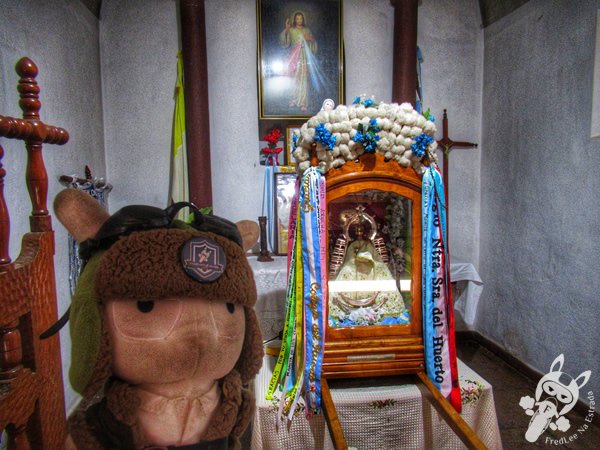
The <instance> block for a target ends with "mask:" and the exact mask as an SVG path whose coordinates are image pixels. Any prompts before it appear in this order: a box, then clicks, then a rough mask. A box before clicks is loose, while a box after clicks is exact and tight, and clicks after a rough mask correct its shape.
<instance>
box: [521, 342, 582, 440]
mask: <svg viewBox="0 0 600 450" xmlns="http://www.w3.org/2000/svg"><path fill="white" fill-rule="evenodd" d="M564 362H565V357H564V355H563V354H560V355H558V357H557V358H556V359H555V360H554V362H553V363H552V365H551V366H550V372H548V373H547V374H546V375H544V376H543V377H542V379H541V380H540V381H539V382H538V385H537V388H536V389H535V400H534V399H533V398H531V397H529V396H525V397H521V401H520V402H519V406H521V408H523V409H524V410H525V414H527V415H528V416H531V420H530V421H529V426H528V427H527V431H526V432H525V439H527V441H529V442H535V441H537V439H538V438H539V437H540V436H541V435H542V433H543V432H544V431H546V428H548V427H550V429H551V430H560V431H567V430H568V429H569V428H570V427H571V424H570V422H569V419H567V418H566V417H564V415H565V414H566V413H568V412H569V411H571V409H573V407H574V406H575V404H576V403H577V400H578V399H579V389H580V388H581V387H582V386H584V385H585V384H586V383H587V382H588V380H589V379H590V375H591V374H592V372H591V371H590V370H586V371H585V372H583V373H581V374H580V375H579V376H578V377H577V378H575V379H573V378H572V377H571V376H570V375H568V374H567V373H565V372H562V367H563V364H564Z"/></svg>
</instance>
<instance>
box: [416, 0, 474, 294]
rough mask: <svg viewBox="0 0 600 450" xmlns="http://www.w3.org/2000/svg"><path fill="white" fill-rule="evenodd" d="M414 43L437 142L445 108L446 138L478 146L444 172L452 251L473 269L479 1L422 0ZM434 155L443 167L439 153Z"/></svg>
mask: <svg viewBox="0 0 600 450" xmlns="http://www.w3.org/2000/svg"><path fill="white" fill-rule="evenodd" d="M418 44H419V47H420V48H421V51H422V52H423V58H424V61H423V63H422V65H421V70H422V72H423V84H424V92H423V95H424V99H425V104H424V107H425V109H427V108H431V112H432V113H433V114H435V117H436V125H437V128H438V132H437V133H436V136H435V137H436V139H441V138H442V117H443V110H444V109H447V110H448V124H449V126H448V129H449V131H448V134H449V136H450V139H452V140H454V141H457V142H474V143H478V144H479V147H478V148H465V149H463V148H456V149H453V150H451V152H450V157H449V161H450V164H449V172H448V174H449V176H448V178H449V179H448V185H449V191H450V201H449V206H450V209H449V214H450V222H449V234H450V253H451V255H452V256H454V257H455V258H460V259H461V260H464V261H468V262H472V263H473V264H474V265H475V267H476V268H477V267H478V266H479V215H480V178H479V168H480V159H481V151H482V142H481V92H482V77H483V30H482V29H481V16H480V14H479V6H478V2H477V1H475V0H453V1H447V0H424V1H423V4H422V6H421V7H420V8H419V28H418ZM438 157H439V158H440V163H441V160H442V153H441V152H438ZM484 282H485V280H484Z"/></svg>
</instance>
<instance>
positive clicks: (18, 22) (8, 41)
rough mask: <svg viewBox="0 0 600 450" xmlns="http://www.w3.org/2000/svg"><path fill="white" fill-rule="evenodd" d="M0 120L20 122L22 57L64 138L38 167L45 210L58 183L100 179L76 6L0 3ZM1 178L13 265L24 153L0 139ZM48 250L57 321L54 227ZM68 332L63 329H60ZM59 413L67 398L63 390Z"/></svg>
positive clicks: (91, 44)
mask: <svg viewBox="0 0 600 450" xmlns="http://www.w3.org/2000/svg"><path fill="white" fill-rule="evenodd" d="M0 11H2V12H1V13H0V105H1V108H0V114H2V115H10V116H13V117H21V116H22V112H21V110H20V109H19V107H18V103H17V102H18V98H19V97H18V95H17V91H16V85H17V81H18V76H17V74H16V73H15V71H14V66H15V63H16V62H17V61H18V60H19V59H20V58H21V57H22V56H28V57H29V58H31V59H32V60H33V61H34V62H35V63H36V65H37V66H38V68H39V72H40V73H39V75H38V77H37V82H38V84H39V86H40V88H41V93H40V100H41V102H42V109H41V110H40V117H41V119H42V120H43V121H44V122H46V123H49V124H52V125H58V126H61V127H64V128H66V129H67V130H68V131H69V134H70V139H69V142H68V143H67V144H65V145H63V146H56V145H44V161H45V163H46V170H47V172H48V179H49V191H48V206H49V210H50V213H51V214H53V211H52V201H53V199H54V196H55V195H56V194H57V193H58V192H59V191H60V190H61V189H62V186H61V185H60V184H59V183H58V177H59V176H60V175H72V174H77V175H79V176H83V175H84V167H85V165H86V164H87V165H89V166H90V167H91V168H92V171H93V173H94V174H95V175H96V176H103V175H104V174H105V164H104V141H103V131H102V130H103V123H102V102H101V97H100V72H99V67H100V60H99V50H98V21H97V19H96V17H94V16H93V15H92V13H90V12H89V11H88V10H87V9H86V8H85V7H84V6H83V5H82V4H81V3H79V1H68V0H26V1H19V2H17V1H13V0H0ZM0 145H2V146H3V147H4V150H5V153H6V154H5V156H4V159H3V160H2V164H3V165H4V168H5V169H6V170H7V171H8V174H7V176H6V178H5V198H6V201H7V203H8V208H9V212H10V217H11V241H10V253H11V257H12V259H13V260H14V259H16V257H17V255H18V252H19V249H20V246H21V243H20V238H19V237H20V236H21V235H22V234H23V233H24V232H25V231H28V230H29V218H28V217H29V214H30V212H31V203H30V200H29V195H28V193H27V189H26V187H25V182H24V179H25V164H26V156H25V155H26V152H25V146H24V145H23V144H22V143H17V142H16V141H12V140H8V139H4V138H2V139H0ZM53 222H54V229H55V230H56V233H55V242H56V258H55V266H56V282H57V290H58V302H59V306H58V308H59V314H62V312H64V311H65V310H66V309H67V307H68V305H69V303H70V294H69V278H68V250H67V233H66V231H65V230H64V228H63V227H62V226H61V225H60V224H59V223H58V221H57V220H54V221H53ZM67 328H68V327H67ZM67 328H65V329H64V330H63V331H62V332H61V349H62V355H63V356H62V359H63V376H64V378H65V380H66V377H67V369H68V366H69V358H70V356H69V354H70V340H69V336H68V334H69V332H68V330H67ZM66 386H67V388H66V399H65V400H66V405H67V409H69V408H70V406H72V405H73V404H74V402H75V394H74V392H73V391H72V390H71V389H70V387H68V384H67V383H66Z"/></svg>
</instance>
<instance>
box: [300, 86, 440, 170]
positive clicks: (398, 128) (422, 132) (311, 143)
mask: <svg viewBox="0 0 600 450" xmlns="http://www.w3.org/2000/svg"><path fill="white" fill-rule="evenodd" d="M323 105H324V107H323V109H321V111H320V112H319V113H318V114H316V115H315V116H313V117H311V118H310V119H309V120H308V121H307V122H306V123H304V124H303V125H302V127H301V128H300V133H299V134H297V135H295V136H294V142H293V144H292V145H293V148H294V150H293V156H294V159H295V160H296V165H297V167H298V171H299V172H300V173H302V172H304V171H305V170H306V169H308V168H309V167H310V159H311V150H312V149H313V147H314V148H315V150H316V155H317V159H318V168H319V169H320V170H321V171H322V172H323V173H325V172H327V171H328V170H329V169H331V168H334V167H340V166H342V165H343V164H345V163H346V161H354V160H356V159H357V158H358V157H359V156H361V155H362V154H364V153H375V152H377V153H381V154H383V155H384V157H385V159H386V160H390V161H392V160H394V161H396V162H397V163H398V164H400V165H401V166H403V167H411V166H412V167H413V169H414V170H415V171H416V172H417V173H418V174H419V175H421V174H422V173H423V169H424V167H425V164H426V163H429V162H437V156H436V154H435V149H436V147H437V143H436V141H435V139H433V135H434V134H435V132H436V127H435V123H434V121H435V118H434V117H433V115H431V114H430V113H429V111H427V112H425V113H424V114H420V113H419V112H417V111H416V110H415V109H414V108H413V107H412V105H411V104H410V103H402V104H400V105H399V104H397V103H391V104H387V103H376V102H375V100H374V99H373V98H367V97H366V96H365V95H361V96H358V97H356V98H355V99H354V102H353V103H352V104H351V105H338V106H337V107H336V108H335V109H334V108H333V105H332V102H331V100H326V101H325V102H324V104H323ZM328 106H329V107H328Z"/></svg>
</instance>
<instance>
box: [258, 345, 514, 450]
mask: <svg viewBox="0 0 600 450" xmlns="http://www.w3.org/2000/svg"><path fill="white" fill-rule="evenodd" d="M274 364H275V358H274V357H271V356H265V358H264V361H263V367H262V369H261V371H260V373H259V375H258V376H257V377H256V380H255V393H256V401H257V410H256V414H255V416H254V423H253V434H252V449H253V450H259V449H264V450H280V449H286V450H289V449H316V450H320V449H333V448H334V446H333V443H332V441H331V438H330V436H329V431H328V430H327V424H326V423H325V418H324V416H323V415H322V414H321V415H318V416H313V417H311V418H310V419H307V418H306V417H305V415H304V412H301V413H300V414H299V415H298V416H297V417H295V418H294V419H293V420H292V421H291V422H287V421H286V422H284V423H282V424H281V425H280V426H279V427H276V426H275V423H276V417H277V406H275V404H274V403H273V402H270V401H267V400H265V391H266V388H267V385H268V383H269V379H270V377H271V373H272V370H273V367H274ZM458 371H459V379H460V384H461V392H462V394H463V412H462V416H463V418H464V419H465V421H466V422H467V423H468V424H469V425H470V426H471V427H472V428H473V430H474V431H475V432H476V433H477V434H478V435H479V437H480V439H481V440H482V441H483V443H484V444H485V445H486V446H487V447H488V448H489V449H491V450H496V449H501V448H502V444H501V440H500V431H499V429H498V421H497V418H496V410H495V407H494V395H493V392H492V387H491V386H490V384H489V383H488V382H487V381H485V380H484V379H483V378H481V377H480V376H479V375H478V374H477V373H475V372H474V371H473V370H471V369H470V368H469V367H468V366H467V365H466V364H464V363H463V362H462V361H460V360H459V362H458ZM385 380H386V381H385V383H384V382H383V381H384V379H375V380H352V381H341V382H340V381H336V380H332V381H331V384H332V389H331V393H332V397H333V401H334V403H335V405H336V410H337V413H338V417H339V419H340V423H341V425H342V429H343V430H344V435H345V437H346V441H347V443H348V446H349V447H350V448H352V447H354V448H357V449H361V450H362V449H369V450H375V449H393V450H396V449H434V450H438V449H463V448H466V447H465V446H464V444H463V443H462V441H461V440H460V439H459V438H458V437H457V436H456V435H455V434H454V432H453V431H452V430H451V429H450V427H449V426H448V425H447V424H446V422H445V421H444V420H443V419H442V418H441V417H440V416H439V415H438V413H437V411H435V409H434V408H433V406H431V404H430V403H429V402H428V401H427V400H425V399H424V398H422V395H421V391H420V390H419V388H418V387H417V386H416V385H414V384H410V382H409V381H408V379H406V378H398V379H396V380H391V381H390V379H385ZM403 380H404V381H403ZM334 383H335V384H334Z"/></svg>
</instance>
